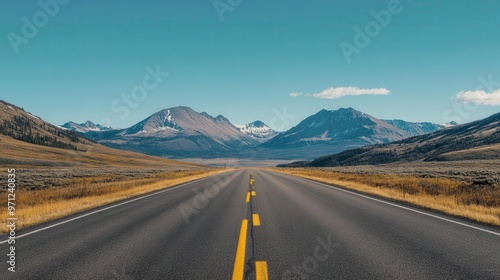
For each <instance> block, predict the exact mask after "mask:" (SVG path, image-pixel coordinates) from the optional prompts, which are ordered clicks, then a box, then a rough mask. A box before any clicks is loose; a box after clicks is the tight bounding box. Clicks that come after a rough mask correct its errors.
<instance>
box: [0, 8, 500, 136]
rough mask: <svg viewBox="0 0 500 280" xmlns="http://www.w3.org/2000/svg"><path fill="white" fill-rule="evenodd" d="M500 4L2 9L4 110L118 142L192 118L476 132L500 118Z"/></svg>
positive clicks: (0, 48)
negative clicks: (376, 123)
mask: <svg viewBox="0 0 500 280" xmlns="http://www.w3.org/2000/svg"><path fill="white" fill-rule="evenodd" d="M499 11H500V1H496V0H484V1H464V0H454V1H452V0H448V1H432V0H421V1H417V0H413V1H411V0H400V1H398V0H384V1H382V0H373V1H367V0H365V1H361V0H349V1H331V0H329V1H326V0H317V1H303V0H301V1H298V0H289V1H275V0H265V1H264V0H252V1H250V0H215V1H213V0H203V1H200V0H196V1H195V0H184V1H152V0H145V1H130V0H120V1H117V0H107V1H97V0H87V1H75V0H72V1H71V0H40V1H26V0H18V1H1V3H0V35H1V38H2V39H1V40H0V99H3V100H6V101H7V102H10V103H13V104H15V105H17V106H20V107H23V108H24V109H25V110H27V111H29V112H31V113H33V114H34V115H37V116H39V117H41V118H43V119H45V120H47V121H49V122H51V123H54V124H59V125H60V124H63V123H65V122H67V121H75V122H84V121H86V120H91V121H93V122H96V123H105V124H109V125H111V126H113V127H117V128H125V127H129V126H132V125H134V124H135V123H137V122H139V121H141V120H143V119H144V118H146V117H148V116H149V115H151V114H153V113H155V112H157V111H159V110H162V109H165V108H169V107H175V106H179V105H184V106H189V107H191V108H193V109H194V110H196V111H199V112H202V111H205V112H207V113H209V114H211V115H213V116H216V115H219V114H221V115H224V116H225V117H227V118H228V119H229V120H230V121H231V122H232V123H234V124H244V123H249V122H252V121H255V120H262V121H264V122H265V123H267V124H269V125H270V126H271V127H273V128H274V129H277V130H285V129H288V128H290V127H292V126H294V125H296V124H297V123H299V122H300V121H301V120H303V119H304V118H306V117H308V116H310V115H312V114H314V113H317V112H318V111H320V110H321V109H327V110H334V109H338V108H342V107H352V108H355V109H357V110H360V111H363V112H365V113H368V114H370V115H373V116H375V117H377V118H381V119H404V120H407V121H429V122H434V123H447V122H450V121H457V122H459V123H466V122H469V121H473V120H477V119H481V118H484V117H487V116H489V115H492V114H494V113H497V112H499V111H500V90H499V88H500V67H499V61H500V51H499V46H500V36H499V35H500V34H499V33H500V17H499V16H498V12H499Z"/></svg>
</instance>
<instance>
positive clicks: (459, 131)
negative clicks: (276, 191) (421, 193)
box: [283, 113, 500, 167]
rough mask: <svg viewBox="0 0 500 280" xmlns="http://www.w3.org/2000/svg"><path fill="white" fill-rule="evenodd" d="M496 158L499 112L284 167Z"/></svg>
mask: <svg viewBox="0 0 500 280" xmlns="http://www.w3.org/2000/svg"><path fill="white" fill-rule="evenodd" d="M483 159H500V113H497V114H495V115H492V116H490V117H488V118H486V119H482V120H478V121H474V122H470V123H467V124H462V125H456V126H453V127H448V128H445V129H441V130H438V131H436V132H433V133H429V134H424V135H420V136H415V137H411V138H407V139H404V140H401V141H396V142H393V143H390V144H379V145H371V146H365V147H362V148H358V149H352V150H348V151H344V152H341V153H337V154H333V155H329V156H323V157H319V158H317V159H315V160H312V161H302V162H295V163H291V164H287V165H283V166H287V167H307V166H311V167H328V166H349V165H374V164H385V163H394V162H410V161H454V160H483Z"/></svg>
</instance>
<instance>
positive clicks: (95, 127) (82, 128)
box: [61, 121, 114, 133]
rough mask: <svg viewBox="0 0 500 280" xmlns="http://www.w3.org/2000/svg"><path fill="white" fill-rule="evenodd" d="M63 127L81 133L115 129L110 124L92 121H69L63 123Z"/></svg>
mask: <svg viewBox="0 0 500 280" xmlns="http://www.w3.org/2000/svg"><path fill="white" fill-rule="evenodd" d="M61 127H62V128H66V129H68V130H72V131H76V132H80V133H87V132H91V131H95V132H102V131H110V130H114V129H113V128H112V127H110V126H109V125H102V124H95V123H93V122H91V121H86V122H84V123H75V122H67V123H65V124H63V125H61Z"/></svg>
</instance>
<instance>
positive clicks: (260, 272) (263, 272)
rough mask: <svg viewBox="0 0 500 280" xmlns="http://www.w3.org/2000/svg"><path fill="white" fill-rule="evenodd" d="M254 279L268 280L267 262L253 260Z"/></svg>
mask: <svg viewBox="0 0 500 280" xmlns="http://www.w3.org/2000/svg"><path fill="white" fill-rule="evenodd" d="M255 279H256V280H268V279H269V277H268V273H267V262H263V261H260V262H255Z"/></svg>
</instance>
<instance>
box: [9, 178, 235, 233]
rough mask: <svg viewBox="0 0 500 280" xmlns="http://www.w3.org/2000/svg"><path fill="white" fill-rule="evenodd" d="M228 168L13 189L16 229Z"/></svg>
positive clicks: (66, 182)
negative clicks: (40, 187) (14, 190)
mask: <svg viewBox="0 0 500 280" xmlns="http://www.w3.org/2000/svg"><path fill="white" fill-rule="evenodd" d="M227 171H230V169H198V170H177V171H167V172H163V173H158V174H154V175H153V176H150V177H147V178H124V180H122V181H114V180H103V178H100V177H96V178H93V177H87V178H74V179H66V180H65V181H64V182H62V183H63V184H62V186H57V187H47V188H42V189H27V188H20V189H17V190H16V192H15V194H16V197H15V198H16V201H15V203H16V212H15V214H16V217H17V224H16V227H17V229H20V228H24V227H28V226H33V225H36V224H40V223H44V222H48V221H51V220H55V219H57V218H61V217H64V216H67V215H71V214H74V213H77V212H81V211H84V210H88V209H92V208H95V207H98V206H103V205H106V204H109V203H113V202H116V201H120V200H124V199H127V198H131V197H135V196H138V195H141V194H145V193H149V192H153V191H156V190H161V189H165V188H168V187H172V186H175V185H178V184H182V183H186V182H189V181H192V180H196V179H200V178H203V177H207V176H210V175H215V174H220V173H223V172H227ZM7 218H8V211H7V192H2V193H0V233H5V232H7V226H6V225H7V223H6V222H7Z"/></svg>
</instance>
